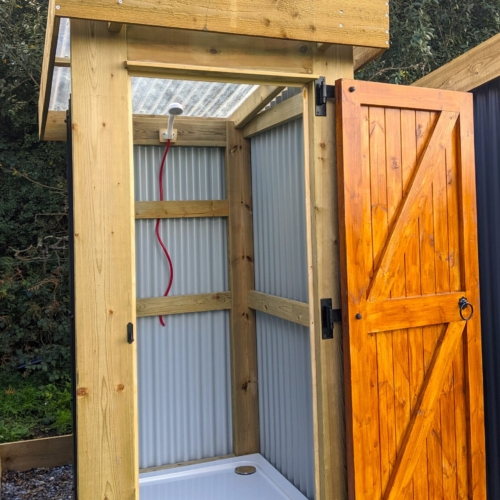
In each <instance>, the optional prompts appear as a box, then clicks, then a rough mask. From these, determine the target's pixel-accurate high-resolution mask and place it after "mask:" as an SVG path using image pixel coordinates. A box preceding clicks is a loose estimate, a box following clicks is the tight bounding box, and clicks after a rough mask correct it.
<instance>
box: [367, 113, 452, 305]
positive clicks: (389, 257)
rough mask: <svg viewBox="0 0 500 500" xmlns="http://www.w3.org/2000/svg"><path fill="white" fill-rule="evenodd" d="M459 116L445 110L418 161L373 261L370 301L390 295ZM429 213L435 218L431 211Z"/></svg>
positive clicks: (368, 294)
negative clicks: (380, 249)
mask: <svg viewBox="0 0 500 500" xmlns="http://www.w3.org/2000/svg"><path fill="white" fill-rule="evenodd" d="M457 117H458V113H452V112H447V111H443V112H442V113H441V115H440V116H439V119H438V121H437V124H436V126H435V129H434V131H433V134H432V137H431V139H430V140H429V143H428V144H427V145H426V148H425V151H424V153H423V154H422V156H421V157H420V158H419V162H418V165H417V168H416V172H415V174H414V176H413V179H412V181H411V182H410V184H409V186H408V188H407V192H406V195H405V197H404V199H403V200H402V203H401V205H400V207H399V209H398V211H397V214H396V215H395V217H394V218H395V221H394V222H393V224H392V228H391V231H390V233H389V235H388V237H387V238H386V241H385V246H384V248H383V250H382V251H381V254H380V256H378V257H377V258H375V259H374V260H375V262H377V264H376V267H375V270H374V275H373V279H372V280H371V283H370V287H369V289H368V292H367V297H368V299H369V300H376V299H380V298H385V297H387V296H388V292H389V291H390V289H391V287H392V284H393V281H394V278H395V276H396V272H397V270H398V265H399V259H398V258H397V257H398V255H399V254H403V253H404V251H405V249H406V247H405V246H404V244H405V243H406V242H407V241H408V238H409V235H410V231H411V229H412V228H411V225H410V224H409V223H410V222H411V221H412V220H415V218H416V217H418V215H419V214H420V212H422V211H423V210H424V207H425V203H426V201H427V196H428V191H429V186H430V185H431V184H432V182H433V180H434V177H435V176H436V172H437V171H438V167H439V166H440V165H441V163H440V162H439V155H440V153H442V152H443V150H444V148H445V142H446V141H449V136H450V135H451V132H452V130H453V128H454V127H455V123H456V121H457ZM430 214H431V217H432V212H430Z"/></svg>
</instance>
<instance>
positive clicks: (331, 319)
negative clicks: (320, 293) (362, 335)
mask: <svg viewBox="0 0 500 500" xmlns="http://www.w3.org/2000/svg"><path fill="white" fill-rule="evenodd" d="M341 320H342V313H341V310H340V309H333V308H332V299H321V336H322V338H323V340H326V339H333V325H334V323H338V322H339V321H341Z"/></svg>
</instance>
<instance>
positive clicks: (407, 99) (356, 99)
mask: <svg viewBox="0 0 500 500" xmlns="http://www.w3.org/2000/svg"><path fill="white" fill-rule="evenodd" d="M343 81H344V85H343V89H344V90H343V92H345V93H349V95H350V100H351V102H352V103H353V104H357V105H360V106H381V107H384V108H390V107H395V108H407V109H413V110H422V111H456V110H457V109H460V108H461V106H462V105H467V99H468V98H469V96H467V95H466V94H460V93H458V92H449V91H447V90H441V91H440V92H438V93H435V94H429V91H428V89H420V88H418V87H415V88H412V89H411V92H410V91H409V89H408V87H407V86H405V85H395V86H394V87H391V91H390V92H388V91H387V84H386V83H374V82H366V81H363V80H348V79H344V80H343ZM348 88H349V89H350V88H352V89H354V90H352V91H351V90H347V89H348Z"/></svg>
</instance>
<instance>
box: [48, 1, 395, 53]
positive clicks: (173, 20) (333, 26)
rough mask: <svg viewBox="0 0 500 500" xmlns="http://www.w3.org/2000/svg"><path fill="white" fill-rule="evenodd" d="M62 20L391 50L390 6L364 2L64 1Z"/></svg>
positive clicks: (375, 2)
mask: <svg viewBox="0 0 500 500" xmlns="http://www.w3.org/2000/svg"><path fill="white" fill-rule="evenodd" d="M58 4H59V6H60V9H59V10H58V11H57V15H58V16H61V17H78V18H83V19H94V20H98V21H114V22H119V23H125V24H142V25H147V26H162V27H166V28H181V29H188V30H195V31H210V32H217V33H232V34H235V35H251V36H262V37H268V38H281V39H293V40H308V41H314V42H330V43H340V44H347V45H362V46H366V47H382V48H386V46H387V44H386V42H387V40H388V39H389V35H388V31H387V30H388V29H389V16H388V7H387V5H386V2H385V1H382V0H371V1H370V0H359V1H358V2H357V3H356V4H355V5H350V4H346V5H343V6H342V9H341V10H339V5H338V3H336V2H335V1H334V0H324V1H319V0H314V1H311V0H294V1H293V2H289V3H278V4H276V3H273V2H269V1H268V0H256V1H255V2H253V3H252V5H251V7H248V6H247V5H245V4H234V3H231V1H230V0H212V1H208V0H199V1H197V2H192V1H190V2H182V1H180V0H175V1H172V2H168V3H164V2H154V1H151V0H129V1H127V2H123V3H121V4H120V3H116V1H114V0H58Z"/></svg>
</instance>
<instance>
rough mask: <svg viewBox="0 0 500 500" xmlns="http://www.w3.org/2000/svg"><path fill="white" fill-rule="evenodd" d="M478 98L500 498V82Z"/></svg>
mask: <svg viewBox="0 0 500 500" xmlns="http://www.w3.org/2000/svg"><path fill="white" fill-rule="evenodd" d="M473 94H474V129H475V149H476V182H477V204H478V207H477V209H478V213H477V215H478V233H479V234H478V236H479V271H480V280H481V315H482V338H483V368H484V399H485V423H486V460H487V481H488V498H491V499H500V78H497V79H496V80H492V81H491V82H488V83H487V84H485V85H482V86H481V87H478V88H477V89H475V90H474V91H473Z"/></svg>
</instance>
